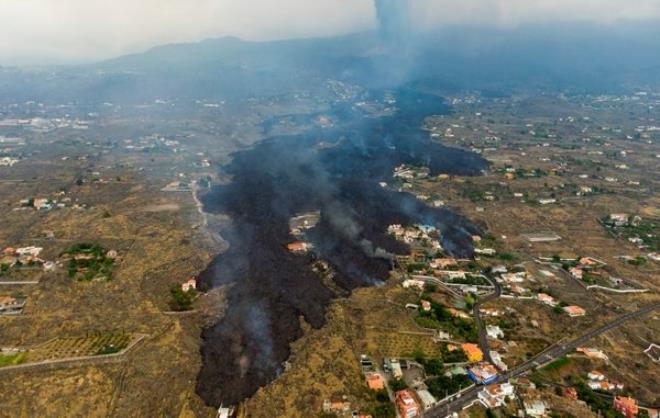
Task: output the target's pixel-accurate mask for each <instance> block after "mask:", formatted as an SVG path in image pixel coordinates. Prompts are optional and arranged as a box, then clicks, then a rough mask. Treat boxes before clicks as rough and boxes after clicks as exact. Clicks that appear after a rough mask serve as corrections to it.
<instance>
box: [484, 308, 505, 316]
mask: <svg viewBox="0 0 660 418" xmlns="http://www.w3.org/2000/svg"><path fill="white" fill-rule="evenodd" d="M479 312H481V314H482V315H486V316H495V317H497V316H500V315H501V314H502V313H501V312H500V311H499V310H497V309H494V308H481V309H480V310H479Z"/></svg>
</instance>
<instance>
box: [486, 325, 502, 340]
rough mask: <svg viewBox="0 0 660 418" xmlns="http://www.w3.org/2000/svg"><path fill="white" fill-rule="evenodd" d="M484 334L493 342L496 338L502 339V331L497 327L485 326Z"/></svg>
mask: <svg viewBox="0 0 660 418" xmlns="http://www.w3.org/2000/svg"><path fill="white" fill-rule="evenodd" d="M486 333H487V334H488V338H493V339H495V340H497V339H498V338H504V331H502V329H501V328H500V327H499V326H497V325H487V326H486Z"/></svg>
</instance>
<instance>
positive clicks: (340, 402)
mask: <svg viewBox="0 0 660 418" xmlns="http://www.w3.org/2000/svg"><path fill="white" fill-rule="evenodd" d="M350 410H351V403H350V402H349V401H348V400H347V397H346V396H342V395H334V396H332V397H331V398H330V399H326V400H324V401H323V412H327V413H331V412H334V413H344V412H348V411H350Z"/></svg>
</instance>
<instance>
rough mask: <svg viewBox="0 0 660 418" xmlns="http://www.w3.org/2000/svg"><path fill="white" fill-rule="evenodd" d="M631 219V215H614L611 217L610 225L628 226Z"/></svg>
mask: <svg viewBox="0 0 660 418" xmlns="http://www.w3.org/2000/svg"><path fill="white" fill-rule="evenodd" d="M629 219H630V215H628V214H627V213H612V214H610V216H609V220H610V223H611V224H613V225H614V226H626V225H628V221H629Z"/></svg>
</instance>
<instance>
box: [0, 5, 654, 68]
mask: <svg viewBox="0 0 660 418" xmlns="http://www.w3.org/2000/svg"><path fill="white" fill-rule="evenodd" d="M397 2H403V0H386V1H384V3H391V4H396V3H397ZM410 4H411V11H410V14H411V16H412V26H413V28H414V29H417V30H419V29H428V28H433V27H437V26H440V25H446V24H470V25H497V26H507V27H509V26H515V25H519V24H525V23H531V22H553V21H585V22H602V23H608V24H611V23H616V22H617V21H619V20H648V19H658V18H660V0H635V1H627V0H460V1H458V0H414V1H411V2H410ZM0 10H1V11H2V13H0V65H16V64H49V63H76V62H90V61H95V60H99V59H104V58H110V57H114V56H117V55H121V54H125V53H130V52H137V51H142V50H145V49H147V48H149V47H152V46H155V45H160V44H165V43H173V42H192V41H198V40H202V39H205V38H213V37H220V36H226V35H233V36H238V37H241V38H244V39H250V40H268V39H283V38H295V37H311V36H331V35H339V34H344V33H348V32H354V31H361V30H373V29H374V28H376V26H377V13H376V10H375V7H374V1H373V0H314V1H309V0H279V1H276V0H140V1H134V0H114V1H107V0H58V1H52V0H20V1H19V0H0Z"/></svg>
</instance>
